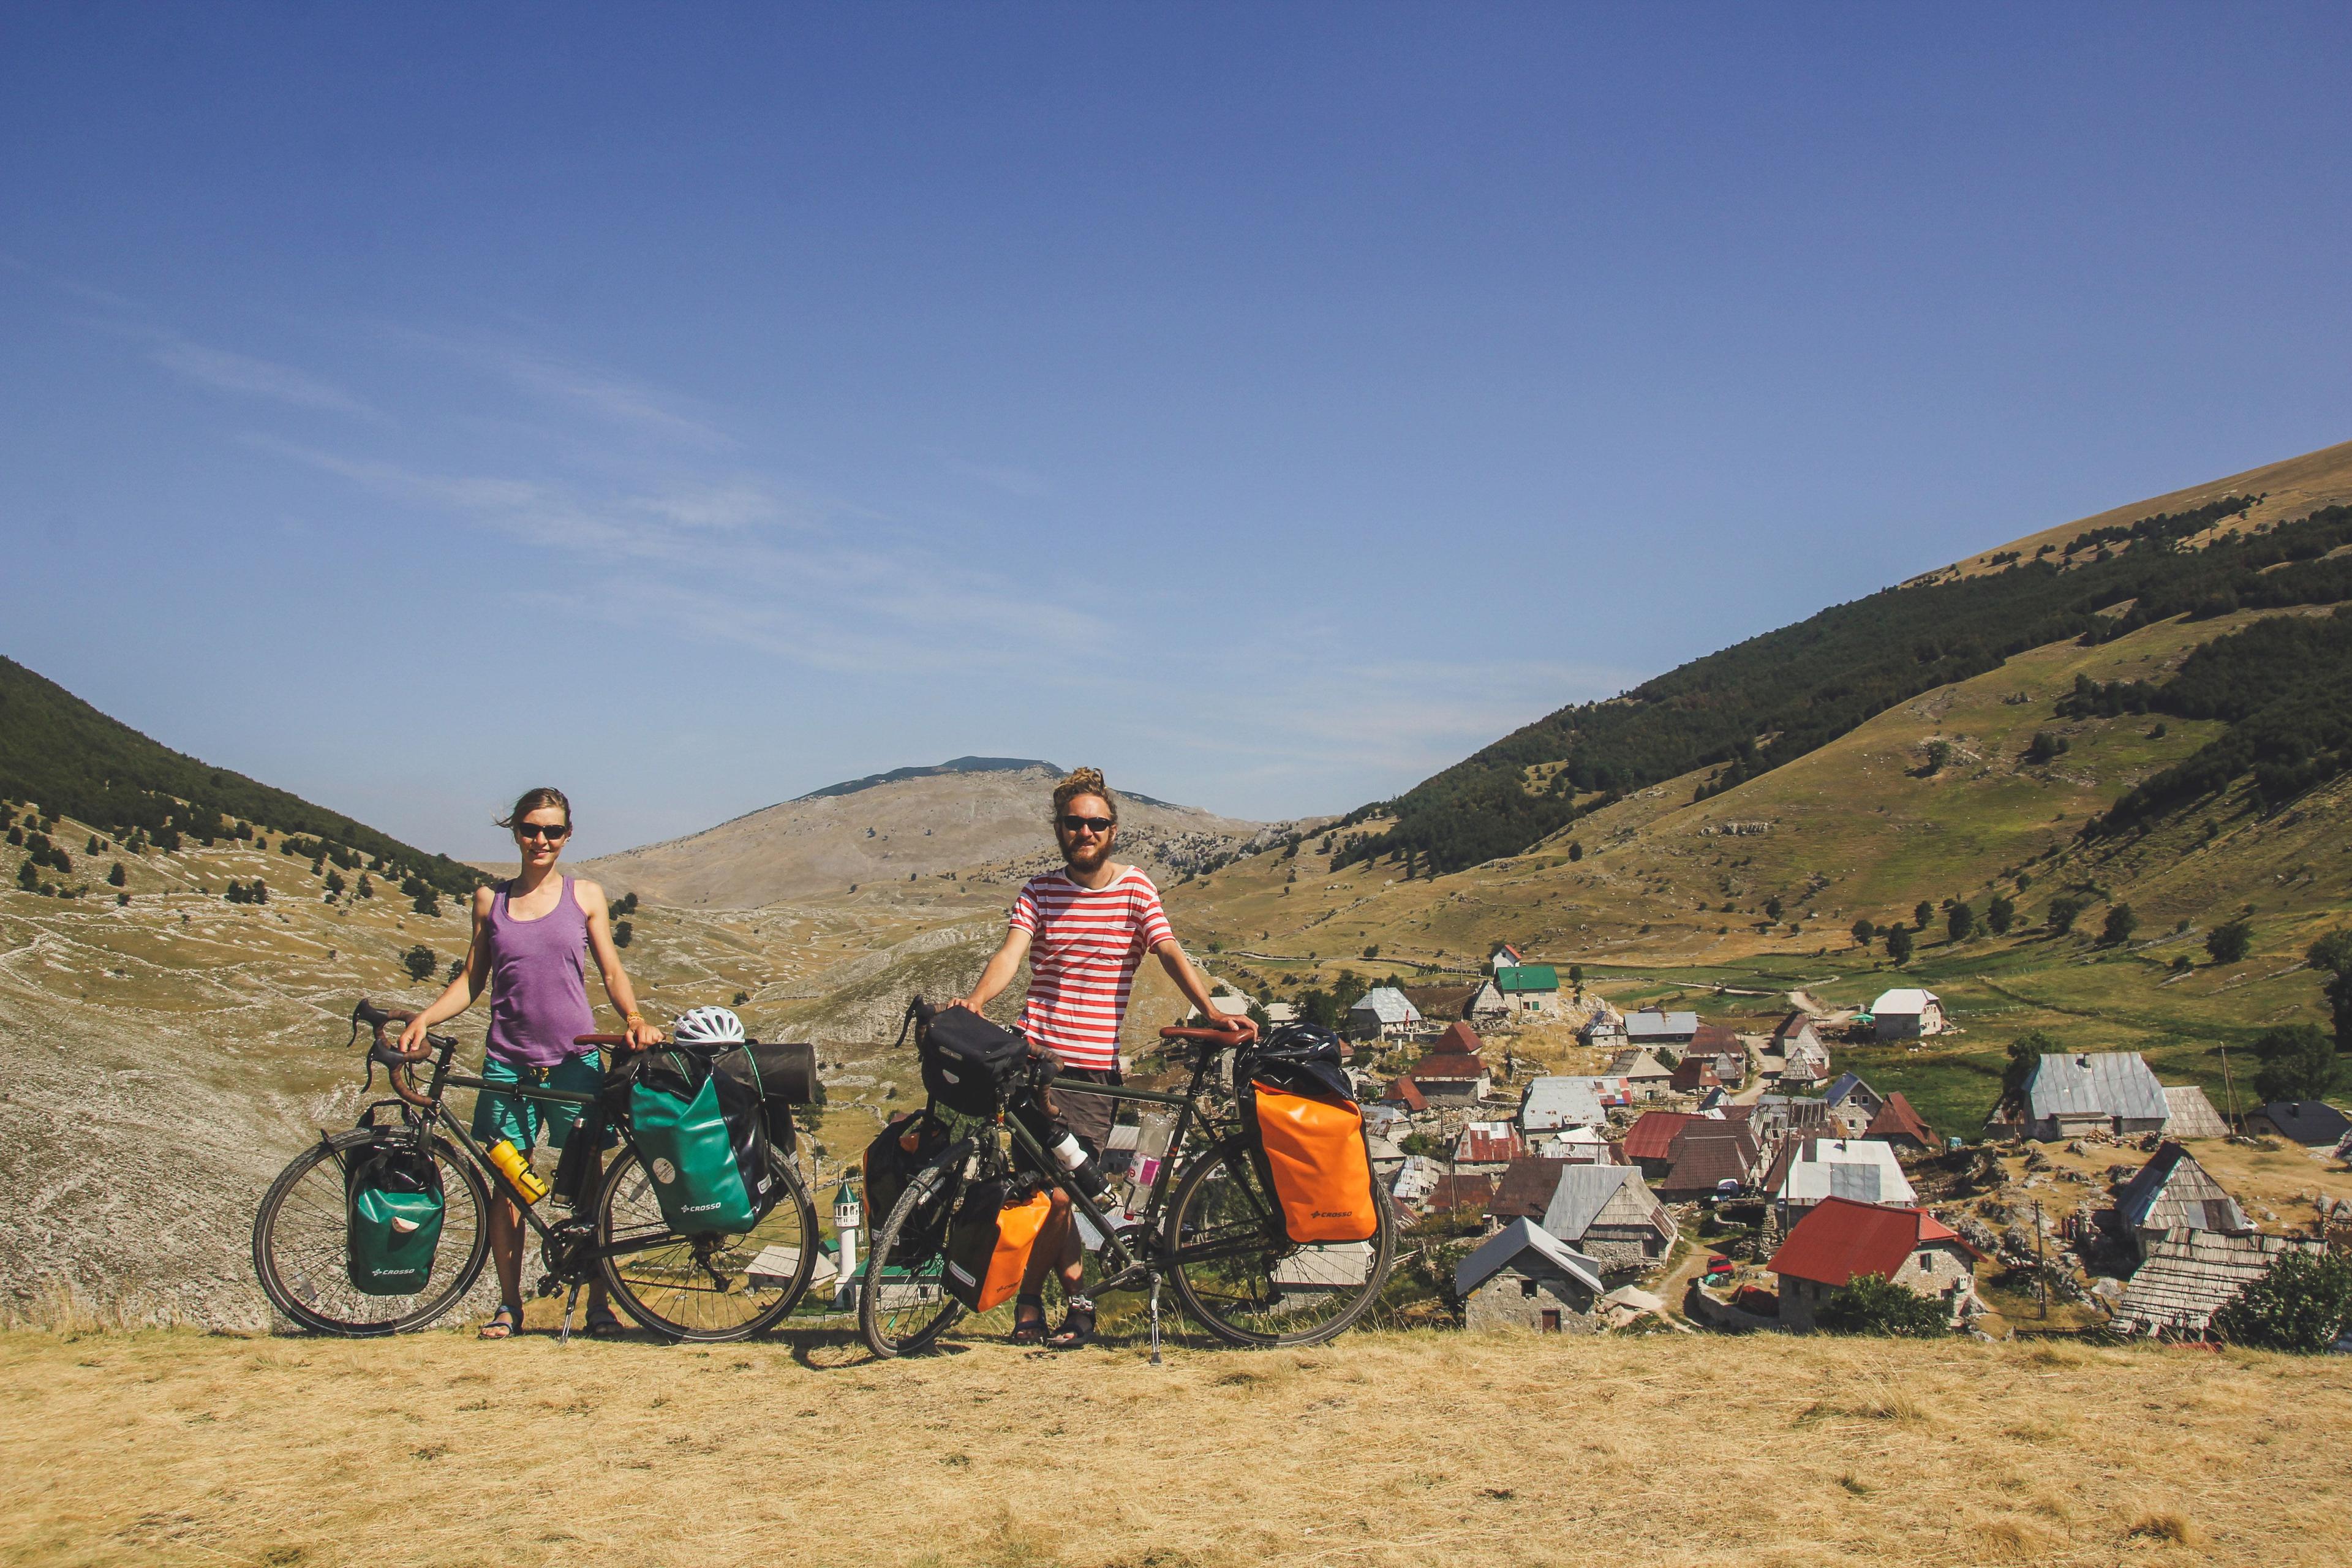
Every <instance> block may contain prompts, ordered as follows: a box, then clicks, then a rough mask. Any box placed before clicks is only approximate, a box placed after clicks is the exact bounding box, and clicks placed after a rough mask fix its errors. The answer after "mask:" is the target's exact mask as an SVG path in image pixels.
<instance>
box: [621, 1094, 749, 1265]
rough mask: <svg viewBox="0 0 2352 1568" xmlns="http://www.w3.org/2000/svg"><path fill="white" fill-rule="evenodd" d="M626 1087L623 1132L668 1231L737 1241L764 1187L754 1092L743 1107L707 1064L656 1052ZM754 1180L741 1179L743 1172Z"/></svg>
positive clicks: (747, 1096)
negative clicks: (732, 1102)
mask: <svg viewBox="0 0 2352 1568" xmlns="http://www.w3.org/2000/svg"><path fill="white" fill-rule="evenodd" d="M634 1079H635V1081H634V1082H632V1083H631V1084H630V1086H629V1131H630V1134H631V1136H632V1137H634V1138H635V1141H636V1145H637V1151H638V1152H639V1153H641V1154H643V1155H644V1156H645V1161H646V1170H647V1172H648V1173H651V1175H652V1176H653V1182H654V1197H655V1198H656V1200H657V1201H658V1202H659V1203H660V1205H661V1211H662V1217H663V1218H664V1219H666V1220H667V1221H668V1222H669V1227H670V1229H672V1230H674V1231H677V1232H678V1233H679V1234H680V1235H682V1236H702V1235H709V1234H712V1233H719V1234H728V1235H733V1234H740V1233H741V1232H743V1231H747V1230H750V1229H751V1226H753V1225H755V1224H757V1223H758V1222H759V1218H760V1214H761V1204H760V1201H759V1200H760V1196H761V1194H760V1193H759V1192H757V1191H755V1190H754V1189H755V1185H756V1186H758V1187H764V1186H765V1184H766V1182H765V1177H766V1174H767V1173H766V1170H765V1163H766V1154H767V1150H766V1139H765V1136H764V1131H765V1130H764V1129H763V1128H761V1124H760V1108H759V1101H758V1100H757V1099H756V1098H751V1096H753V1095H755V1094H756V1091H755V1090H742V1091H740V1092H741V1094H742V1096H743V1097H744V1098H745V1099H746V1100H747V1103H746V1104H745V1105H742V1106H738V1107H733V1108H732V1109H733V1110H735V1112H736V1114H735V1115H734V1116H732V1117H730V1116H729V1115H728V1110H729V1109H730V1107H728V1106H726V1105H725V1104H723V1103H722V1101H723V1100H726V1099H728V1098H730V1097H732V1096H733V1095H734V1094H735V1093H736V1092H737V1086H736V1085H735V1084H734V1083H733V1082H732V1080H730V1079H726V1078H724V1077H722V1076H721V1075H720V1074H719V1073H715V1072H713V1071H712V1070H711V1068H710V1063H709V1060H708V1059H706V1058H701V1057H699V1056H688V1055H684V1054H681V1053H677V1052H664V1053H661V1054H660V1055H659V1056H656V1057H652V1058H648V1059H646V1061H645V1062H644V1063H643V1064H642V1065H641V1066H639V1067H638V1068H636V1070H635V1074H634ZM746 1165H750V1166H751V1168H752V1170H753V1171H754V1173H755V1174H754V1176H753V1178H752V1180H751V1181H746V1180H745V1179H744V1167H745V1166H746Z"/></svg>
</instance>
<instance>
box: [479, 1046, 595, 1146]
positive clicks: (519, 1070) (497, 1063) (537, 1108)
mask: <svg viewBox="0 0 2352 1568" xmlns="http://www.w3.org/2000/svg"><path fill="white" fill-rule="evenodd" d="M482 1081H483V1082H484V1083H500V1084H504V1083H511V1084H519V1085H520V1084H528V1085H530V1087H531V1088H534V1089H562V1090H563V1091H564V1092H565V1093H567V1094H594V1093H595V1092H596V1091H597V1090H598V1089H602V1088H604V1064H603V1063H602V1062H600V1061H599V1060H598V1059H597V1057H596V1053H595V1052H594V1051H589V1052H586V1053H584V1054H583V1055H581V1056H576V1057H566V1058H563V1059H562V1061H560V1062H558V1063H556V1064H555V1065H554V1066H553V1067H551V1068H535V1067H530V1066H528V1065H526V1064H524V1063H521V1062H510V1061H508V1060H506V1059H505V1058H500V1057H485V1058H482ZM587 1109H588V1108H587V1107H586V1106H584V1105H569V1104H565V1103H564V1102H563V1101H562V1100H531V1099H526V1098H525V1097H523V1096H522V1095H520V1094H501V1093H499V1092H498V1091H497V1090H495V1089H483V1090H482V1091H481V1092H480V1093H478V1094H477V1095H476V1096H475V1097H474V1140H475V1142H478V1143H480V1144H481V1145H482V1146H483V1147H485V1148H488V1146H489V1145H491V1144H493V1143H496V1142H498V1141H499V1139H501V1138H504V1139H506V1140H508V1141H509V1142H511V1143H513V1144H514V1146H515V1147H516V1148H518V1149H520V1150H521V1151H522V1152H524V1153H526V1154H528V1153H530V1151H531V1146H532V1145H533V1144H535V1143H537V1142H539V1131H540V1129H541V1128H542V1127H544V1128H545V1129H547V1144H548V1147H549V1148H551V1149H561V1148H562V1147H563V1141H564V1140H565V1139H567V1138H569V1137H571V1136H572V1126H573V1124H574V1123H576V1122H577V1121H579V1120H580V1113H581V1112H582V1111H583V1110H587Z"/></svg>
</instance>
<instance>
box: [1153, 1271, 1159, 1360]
mask: <svg viewBox="0 0 2352 1568" xmlns="http://www.w3.org/2000/svg"><path fill="white" fill-rule="evenodd" d="M1151 1364H1152V1365H1154V1366H1158V1365H1160V1276H1159V1275H1157V1274H1154V1275H1153V1276H1152V1277H1151Z"/></svg>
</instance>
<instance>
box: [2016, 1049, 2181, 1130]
mask: <svg viewBox="0 0 2352 1568" xmlns="http://www.w3.org/2000/svg"><path fill="white" fill-rule="evenodd" d="M2002 1109H2003V1110H2004V1111H2005V1112H2006V1113H2007V1115H2008V1117H2009V1125H2010V1126H2011V1127H2012V1128H2013V1129H2014V1130H2015V1131H2017V1132H2018V1133H2019V1134H2020V1135H2021V1136H2023V1137H2026V1138H2031V1139H2034V1140H2036V1141H2038V1142H2061V1141H2063V1140H2064V1139H2068V1138H2079V1137H2081V1136H2082V1135H2083V1134H2084V1133H2086V1132H2111V1133H2115V1134H2117V1135H2118V1136H2124V1137H2129V1136H2131V1135H2134V1134H2136V1133H2141V1132H2161V1131H2164V1124H2165V1123H2166V1121H2168V1120H2170V1118H2171V1107H2170V1106H2169V1105H2168V1103H2167V1102H2166V1100H2165V1098H2164V1086H2163V1085H2162V1084H2159V1083H2158V1082H2157V1081H2156V1074H2154V1073H2153V1072H2150V1071H2149V1070H2148V1066H2147V1062H2145V1061H2144V1060H2142V1059H2141V1058H2140V1055H2139V1053H2138V1052H2137V1051H2077V1052H2066V1053H2063V1054H2053V1055H2049V1056H2045V1057H2043V1058H2042V1059H2041V1060H2040V1061H2038V1062H2036V1063H2035V1064H2034V1068H2033V1075H2032V1077H2031V1078H2030V1079H2027V1080H2026V1084H2025V1089H2024V1090H2023V1092H2022V1094H2021V1096H2019V1097H2018V1099H2017V1100H2011V1101H2007V1102H2004V1104H2003V1107H2002Z"/></svg>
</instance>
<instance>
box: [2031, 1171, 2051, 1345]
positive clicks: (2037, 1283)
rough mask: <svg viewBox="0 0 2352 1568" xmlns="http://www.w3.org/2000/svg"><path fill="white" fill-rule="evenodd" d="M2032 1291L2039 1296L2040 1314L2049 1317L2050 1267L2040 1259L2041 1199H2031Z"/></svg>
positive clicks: (2045, 1317)
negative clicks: (2040, 1301) (2040, 1303)
mask: <svg viewBox="0 0 2352 1568" xmlns="http://www.w3.org/2000/svg"><path fill="white" fill-rule="evenodd" d="M2033 1293H2034V1294H2035V1295H2036V1296H2038V1297H2040V1298H2041V1300H2042V1319H2043V1321H2048V1319H2049V1317H2050V1268H2049V1265H2047V1264H2045V1263H2044V1262H2042V1200H2041V1199H2040V1198H2036V1199H2034V1200H2033Z"/></svg>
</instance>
